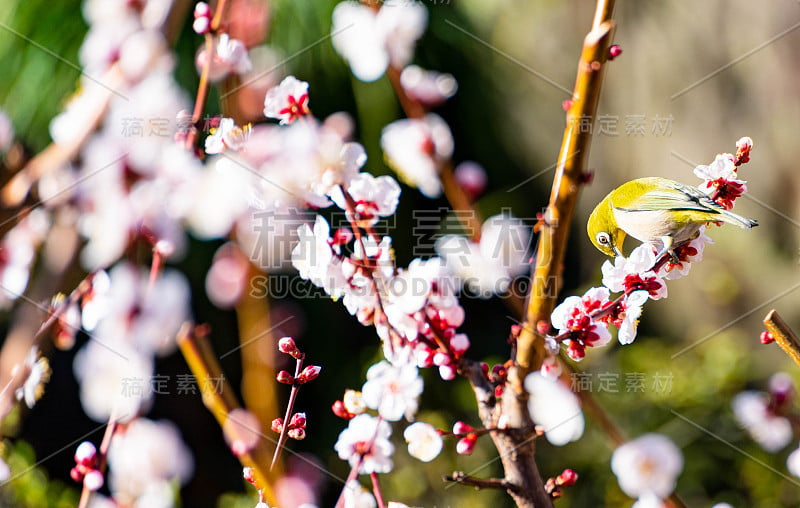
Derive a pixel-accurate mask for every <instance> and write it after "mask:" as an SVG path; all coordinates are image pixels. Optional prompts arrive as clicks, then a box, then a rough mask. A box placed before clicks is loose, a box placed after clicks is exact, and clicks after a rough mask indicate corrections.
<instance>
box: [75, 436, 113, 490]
mask: <svg viewBox="0 0 800 508" xmlns="http://www.w3.org/2000/svg"><path fill="white" fill-rule="evenodd" d="M69 476H70V478H72V479H73V480H75V481H76V482H81V483H83V485H84V486H85V487H86V488H87V489H89V490H91V491H92V492H94V491H96V490H99V489H100V487H102V486H103V484H104V483H105V478H104V477H103V473H102V472H101V471H100V470H99V469H98V456H97V448H95V446H94V445H93V444H92V443H90V442H89V441H84V442H83V443H81V444H80V445H78V448H77V449H76V450H75V467H73V468H72V469H71V470H70V472H69Z"/></svg>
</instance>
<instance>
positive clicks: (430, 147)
mask: <svg viewBox="0 0 800 508" xmlns="http://www.w3.org/2000/svg"><path fill="white" fill-rule="evenodd" d="M381 148H383V151H384V153H385V155H386V160H387V161H388V162H389V165H390V166H391V167H392V169H394V170H395V171H396V172H397V174H398V175H399V176H400V179H401V180H402V181H404V182H405V183H407V184H408V185H411V186H413V187H417V188H419V190H420V192H422V193H423V194H424V195H425V196H427V197H429V198H435V197H438V196H439V195H440V194H441V193H442V185H441V182H440V181H439V171H440V169H441V164H442V162H443V161H445V160H448V159H449V158H450V157H451V156H452V155H453V135H452V134H451V133H450V128H449V127H448V126H447V123H446V122H445V121H444V120H442V118H441V117H440V116H438V115H436V114H433V113H429V114H427V115H425V118H423V119H405V120H397V121H395V122H392V123H390V124H389V125H387V126H386V127H384V129H383V132H382V134H381Z"/></svg>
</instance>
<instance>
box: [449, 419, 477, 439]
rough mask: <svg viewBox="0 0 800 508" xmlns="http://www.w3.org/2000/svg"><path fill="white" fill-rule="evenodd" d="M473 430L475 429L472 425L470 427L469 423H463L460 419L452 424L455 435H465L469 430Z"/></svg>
mask: <svg viewBox="0 0 800 508" xmlns="http://www.w3.org/2000/svg"><path fill="white" fill-rule="evenodd" d="M473 430H475V429H473V428H472V427H470V426H469V425H467V424H466V423H464V422H462V421H457V422H456V423H455V424H454V425H453V434H455V435H457V436H465V435H467V434H469V433H470V432H472V431H473Z"/></svg>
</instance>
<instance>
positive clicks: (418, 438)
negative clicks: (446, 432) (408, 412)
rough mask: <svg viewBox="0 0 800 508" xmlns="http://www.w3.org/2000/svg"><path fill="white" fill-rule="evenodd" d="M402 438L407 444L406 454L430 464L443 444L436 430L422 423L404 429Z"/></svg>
mask: <svg viewBox="0 0 800 508" xmlns="http://www.w3.org/2000/svg"><path fill="white" fill-rule="evenodd" d="M403 438H404V439H405V440H406V442H407V443H408V454H409V455H411V456H412V457H414V458H416V459H419V460H421V461H422V462H430V461H432V460H433V459H435V458H436V457H438V456H439V453H440V452H441V451H442V446H443V444H444V443H443V441H442V436H441V435H440V434H439V432H438V431H437V430H436V428H435V427H434V426H433V425H431V424H429V423H424V422H415V423H412V424H411V425H409V426H408V427H406V430H405V431H403Z"/></svg>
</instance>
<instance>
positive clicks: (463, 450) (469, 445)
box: [456, 434, 478, 455]
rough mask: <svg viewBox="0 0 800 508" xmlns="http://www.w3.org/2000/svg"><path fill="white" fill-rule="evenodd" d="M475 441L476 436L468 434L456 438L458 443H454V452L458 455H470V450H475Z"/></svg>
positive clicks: (476, 439) (476, 440)
mask: <svg viewBox="0 0 800 508" xmlns="http://www.w3.org/2000/svg"><path fill="white" fill-rule="evenodd" d="M477 442H478V436H477V435H475V434H469V435H467V436H466V437H463V438H461V439H459V440H458V443H456V452H458V453H459V454H460V455H470V454H471V453H472V451H473V450H475V443H477Z"/></svg>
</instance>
